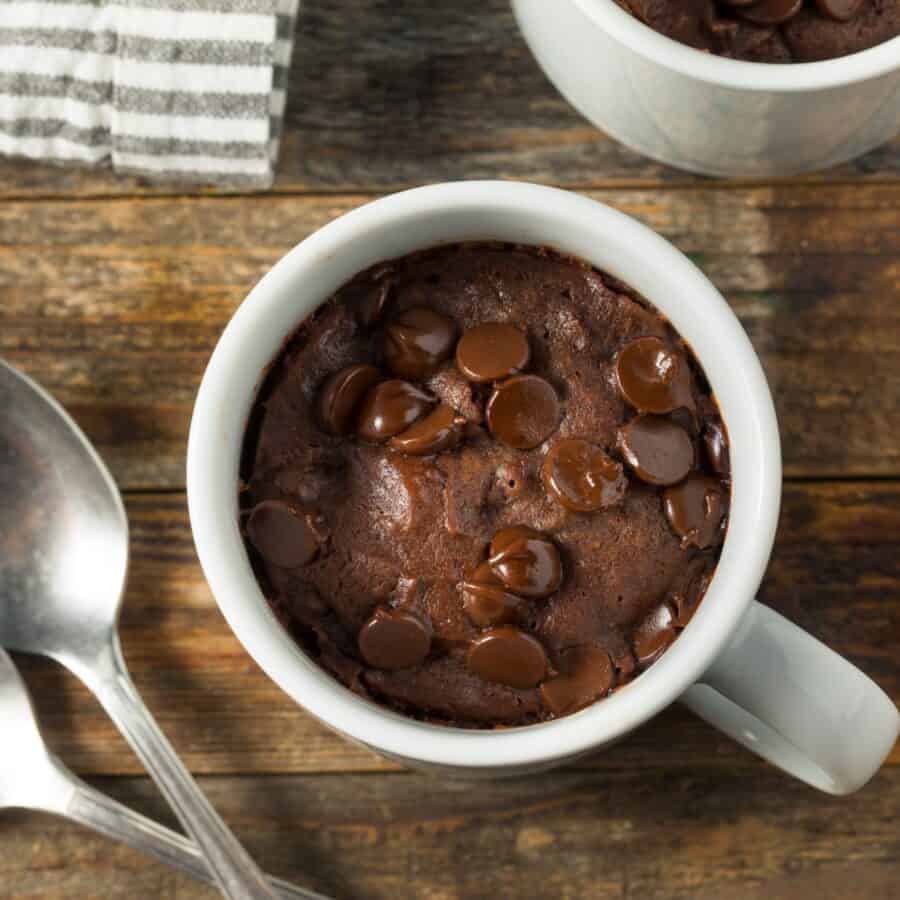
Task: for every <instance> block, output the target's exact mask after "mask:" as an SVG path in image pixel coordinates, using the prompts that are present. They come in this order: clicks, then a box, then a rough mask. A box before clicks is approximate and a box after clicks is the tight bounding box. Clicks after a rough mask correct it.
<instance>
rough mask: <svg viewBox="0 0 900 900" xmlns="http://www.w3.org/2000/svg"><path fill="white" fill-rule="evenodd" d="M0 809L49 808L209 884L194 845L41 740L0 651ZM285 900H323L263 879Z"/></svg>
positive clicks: (25, 690)
mask: <svg viewBox="0 0 900 900" xmlns="http://www.w3.org/2000/svg"><path fill="white" fill-rule="evenodd" d="M0 722H2V723H3V745H2V748H0V809H13V808H18V809H34V810H39V811H41V812H48V813H53V814H54V815H57V816H62V817H63V818H65V819H69V820H71V821H72V822H78V823H79V824H81V825H87V826H88V828H92V829H93V830H94V831H97V832H99V833H100V834H103V835H105V836H106V837H109V838H113V840H117V841H122V842H123V843H125V844H128V845H129V846H130V847H133V848H134V849H135V850H140V851H142V852H144V853H149V854H150V855H151V856H154V857H156V858H157V859H158V860H160V862H164V863H166V864H168V865H170V866H173V867H174V868H176V869H181V870H182V871H183V872H187V873H188V875H192V876H193V877H194V878H199V879H200V880H201V881H205V882H207V883H209V884H213V883H214V879H213V876H212V874H211V872H210V871H209V868H208V867H207V865H206V861H205V860H204V858H203V854H202V853H201V852H200V850H199V849H198V848H197V845H196V844H194V843H192V842H191V841H189V840H187V838H184V837H182V836H181V835H180V834H177V833H176V832H174V831H170V830H169V829H168V828H164V827H163V826H162V825H159V824H158V823H156V822H154V821H153V820H152V819H147V818H145V817H144V816H142V815H140V814H138V813H136V812H134V811H133V810H130V809H129V808H128V807H127V806H123V805H122V804H121V803H119V802H118V801H116V800H113V799H112V797H107V796H106V795H105V794H101V793H100V792H99V791H96V790H94V789H93V788H92V787H91V786H90V785H87V784H85V783H84V782H83V781H81V780H80V779H79V778H77V777H76V776H75V775H73V774H72V773H71V772H70V771H69V770H68V769H67V768H66V767H65V766H64V765H63V763H62V762H60V761H59V760H58V759H57V758H56V757H55V756H53V754H52V753H50V750H49V748H48V747H47V745H46V744H45V743H44V739H43V738H42V737H41V733H40V728H39V726H38V722H37V719H36V718H35V713H34V708H33V706H32V705H31V698H30V697H29V695H28V688H27V687H26V686H25V682H24V681H22V678H21V676H20V675H19V672H18V670H17V669H16V667H15V665H14V664H13V661H12V660H11V659H10V658H9V656H8V654H7V653H6V652H5V651H4V650H0ZM269 884H270V885H271V887H272V888H273V889H274V891H275V892H276V894H277V896H278V897H281V898H285V900H325V898H323V897H322V895H321V894H315V893H313V892H312V891H307V890H304V889H303V888H299V887H295V886H294V885H292V884H288V882H286V881H281V880H280V879H278V878H271V877H270V878H269Z"/></svg>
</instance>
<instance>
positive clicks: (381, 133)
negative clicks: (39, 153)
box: [0, 0, 900, 198]
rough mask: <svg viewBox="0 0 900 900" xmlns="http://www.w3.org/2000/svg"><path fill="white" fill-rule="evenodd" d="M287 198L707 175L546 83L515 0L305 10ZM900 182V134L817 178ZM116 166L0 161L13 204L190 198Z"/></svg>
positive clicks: (286, 149)
mask: <svg viewBox="0 0 900 900" xmlns="http://www.w3.org/2000/svg"><path fill="white" fill-rule="evenodd" d="M296 35H297V40H296V46H295V50H294V57H293V65H292V69H291V73H290V87H291V92H290V101H289V106H288V111H287V119H286V126H285V127H286V137H285V141H284V146H283V148H282V153H281V160H280V163H279V168H278V171H279V176H278V180H277V184H276V188H277V189H278V190H280V191H292V192H296V191H298V190H312V191H359V190H379V191H381V190H393V189H396V188H400V187H407V186H410V185H414V184H423V183H427V182H433V181H443V180H457V179H460V178H516V179H525V180H530V181H540V182H546V183H551V184H560V185H563V186H569V187H592V186H599V185H602V184H618V185H624V184H662V185H666V184H691V183H699V182H700V179H698V178H697V177H695V176H691V175H689V174H687V173H684V172H678V171H676V170H674V169H670V168H668V167H666V166H663V165H661V164H658V163H655V162H653V161H651V160H649V159H645V158H644V157H642V156H640V155H638V154H636V153H634V152H632V151H630V150H627V149H626V148H625V147H623V146H621V145H620V144H618V143H617V142H616V141H614V140H612V139H611V138H609V137H607V136H606V135H605V134H603V132H601V131H600V130H598V129H597V128H595V127H593V126H592V125H591V124H590V123H589V122H587V121H586V120H585V119H583V118H582V117H581V116H580V115H579V114H578V113H577V112H575V110H574V109H572V108H571V107H570V106H569V105H568V103H567V102H566V101H565V100H564V99H563V98H562V97H561V96H560V95H559V94H558V93H557V92H556V90H555V88H554V87H553V86H552V85H551V84H550V82H549V81H548V80H547V79H546V77H545V76H544V75H543V73H542V72H541V70H540V69H539V67H538V65H537V64H536V62H535V61H534V59H533V58H532V56H531V53H530V52H529V50H528V48H527V47H526V46H525V43H524V41H523V40H522V37H521V35H520V34H519V31H518V28H517V26H516V23H515V21H514V19H513V15H512V12H511V9H510V5H509V3H508V2H507V0H456V2H454V3H442V4H426V3H421V2H420V0H398V2H394V3H392V4H390V5H386V4H384V3H383V2H380V0H319V2H316V3H306V4H303V5H302V6H301V11H300V16H299V19H298V23H297V31H296ZM898 175H900V136H898V138H896V139H895V140H893V141H892V142H890V143H889V144H887V145H886V146H884V147H882V148H880V149H877V150H874V151H872V152H871V153H869V154H867V155H866V156H864V157H862V158H860V159H858V160H855V161H854V162H852V163H849V164H847V165H845V166H842V167H840V168H837V169H834V170H832V171H830V172H827V173H824V174H821V175H812V176H808V177H807V179H806V180H809V181H817V180H835V179H847V178H848V177H853V178H854V179H860V178H868V179H875V180H883V179H888V178H890V179H896V178H897V177H898ZM184 190H185V189H184V187H183V186H182V185H178V184H174V185H173V184H169V185H166V184H165V183H163V184H157V185H153V184H148V183H146V182H142V181H141V180H138V179H134V178H122V177H119V176H115V175H112V174H111V173H109V172H103V171H96V170H79V169H76V168H71V167H66V168H61V167H57V166H48V165H36V164H33V163H24V162H21V161H0V197H7V198H10V197H29V196H30V197H41V196H60V195H65V196H71V195H73V194H80V195H82V196H96V195H112V194H118V195H129V194H134V193H138V192H150V193H153V192H162V193H183V192H184Z"/></svg>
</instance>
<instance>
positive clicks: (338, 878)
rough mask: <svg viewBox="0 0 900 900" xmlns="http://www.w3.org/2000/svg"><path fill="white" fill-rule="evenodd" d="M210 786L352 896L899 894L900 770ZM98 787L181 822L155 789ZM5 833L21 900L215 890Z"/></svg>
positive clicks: (8, 878)
mask: <svg viewBox="0 0 900 900" xmlns="http://www.w3.org/2000/svg"><path fill="white" fill-rule="evenodd" d="M201 786H202V787H203V789H204V790H205V791H206V792H207V793H208V795H209V797H210V799H211V800H212V802H213V803H214V804H215V805H216V806H217V807H218V808H219V809H220V810H221V811H222V813H223V815H224V816H225V818H226V819H227V820H228V821H229V822H230V823H231V824H233V826H234V827H235V829H236V831H237V833H238V835H239V836H240V837H241V838H242V839H243V840H244V841H245V843H246V845H247V847H248V849H249V850H250V852H251V853H252V854H254V856H255V857H256V858H257V859H258V860H259V861H260V862H261V863H262V864H263V865H264V866H265V867H266V868H267V869H269V870H270V871H272V872H274V873H276V874H278V875H281V876H283V877H286V878H289V879H293V880H295V881H296V882H298V883H301V884H304V885H307V886H310V887H313V888H315V889H317V890H319V891H322V892H324V893H327V894H328V895H330V896H334V897H340V898H351V897H353V898H355V897H359V898H363V897H365V898H372V900H374V898H382V897H383V898H391V900H393V898H397V897H423V898H429V900H456V898H477V897H492V896H493V897H516V898H544V897H546V898H553V900H557V898H562V900H576V898H578V900H580V898H583V897H590V898H596V900H638V898H640V900H809V898H811V897H815V898H817V900H849V898H856V897H875V898H878V900H898V898H900V881H898V879H897V871H898V867H900V842H898V838H897V831H896V811H897V809H898V806H900V768H894V769H891V770H888V771H886V772H883V773H882V774H881V775H879V776H878V778H877V780H876V781H875V782H873V783H872V784H871V785H869V786H868V787H867V788H864V789H863V790H862V791H861V792H860V793H858V794H856V795H854V796H851V797H846V798H839V799H836V798H833V797H826V796H824V795H822V794H818V793H815V792H813V791H812V790H811V789H809V788H807V787H805V786H803V785H801V784H799V783H797V782H792V781H790V780H788V779H786V778H782V777H781V776H779V775H778V774H777V773H773V772H767V771H759V772H745V771H737V772H729V771H725V770H721V769H716V770H710V769H708V768H707V767H706V766H705V765H704V764H703V762H702V761H698V763H697V764H696V765H694V766H692V767H690V768H689V769H686V770H683V771H677V772H666V771H661V770H650V771H639V770H634V769H630V770H628V771H622V772H617V773H611V772H574V771H569V772H561V773H553V774H545V775H541V776H538V777H532V778H525V779H517V780H514V781H493V782H486V781H483V782H477V783H471V782H464V781H455V780H448V779H440V778H436V777H427V776H420V775H374V776H360V775H347V774H343V775H331V776H318V777H310V776H306V777H302V776H291V777H274V778H264V777H263V778H260V777H244V778H212V779H203V780H202V782H201ZM99 787H100V788H101V789H103V790H105V791H108V792H109V793H112V794H114V795H116V796H117V797H118V798H119V799H121V800H123V801H124V802H127V803H129V804H131V805H133V806H135V807H136V808H138V809H140V810H141V811H143V812H145V813H148V814H152V815H156V816H158V817H160V818H164V819H166V820H167V821H170V816H169V814H168V813H167V811H166V809H165V808H164V804H163V803H162V801H161V800H160V799H159V798H158V797H157V796H156V794H155V792H154V790H153V788H152V787H151V786H150V785H148V784H147V782H146V780H144V779H140V780H132V779H128V780H126V781H121V780H120V781H110V780H102V781H100V782H99ZM0 841H2V843H3V847H4V853H3V854H2V856H0V883H3V884H4V885H9V886H11V887H12V888H13V893H14V896H15V897H16V898H17V900H18V898H26V897H27V898H40V900H69V898H72V900H74V898H78V900H83V898H85V897H104V898H120V897H121V898H126V897H127V898H131V897H136V896H139V897H151V896H152V897H171V898H175V897H177V898H179V900H191V898H200V897H204V898H207V897H208V898H211V897H213V896H215V895H214V894H213V893H212V892H211V891H210V890H209V889H207V888H205V887H201V886H198V885H196V884H195V883H194V882H191V881H189V880H187V879H186V878H183V877H181V876H178V875H175V874H173V873H171V872H170V871H168V870H166V869H164V868H163V867H162V866H161V865H159V864H157V863H154V862H150V861H148V860H146V859H144V858H143V857H141V856H139V855H138V854H137V853H135V852H133V851H131V850H127V849H125V848H121V847H117V846H116V845H113V844H111V843H109V842H108V841H106V840H104V839H101V838H95V837H93V836H90V835H89V834H88V833H87V832H85V831H84V830H82V829H78V828H76V827H75V826H72V825H69V824H65V823H61V822H57V821H54V820H51V819H50V818H48V817H46V816H39V815H36V814H31V813H13V814H11V815H7V816H4V817H3V819H2V820H0Z"/></svg>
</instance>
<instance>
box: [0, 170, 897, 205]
mask: <svg viewBox="0 0 900 900" xmlns="http://www.w3.org/2000/svg"><path fill="white" fill-rule="evenodd" d="M472 180H475V181H509V182H513V183H516V182H518V183H528V181H527V179H521V178H496V179H490V178H478V179H472ZM436 183H439V182H434V181H423V182H421V183H418V184H409V185H406V186H402V187H397V188H395V189H388V190H385V189H384V188H371V189H370V188H359V187H355V186H351V185H347V186H344V187H336V188H331V189H314V190H310V189H308V188H301V187H297V188H290V187H281V188H279V187H274V188H272V189H271V190H268V191H223V190H216V189H214V188H209V187H204V186H202V185H198V186H197V188H196V189H195V190H173V191H171V192H169V191H167V190H166V189H165V187H160V186H152V187H148V189H147V190H146V191H135V192H133V193H126V194H118V193H104V192H102V191H101V192H97V193H91V192H86V193H79V192H77V191H73V192H68V193H60V194H57V193H46V194H43V193H40V194H32V193H23V194H17V193H15V192H12V193H5V194H4V193H0V201H3V202H6V203H23V204H27V203H60V204H66V203H80V202H96V203H115V202H122V203H133V202H135V201H154V200H188V199H202V200H235V199H253V198H257V199H266V198H267V197H306V198H309V199H317V198H324V199H329V198H334V197H362V198H372V199H374V198H377V197H384V196H388V195H390V194H395V193H400V192H402V191H406V190H411V189H412V188H415V187H421V186H425V185H428V184H436ZM538 183H541V184H545V185H546V186H548V187H558V188H559V189H560V190H565V191H571V192H573V193H579V192H587V191H620V190H628V191H635V192H645V193H646V192H653V193H659V192H666V193H670V192H671V193H674V192H678V191H696V192H710V193H713V192H724V191H739V190H759V189H763V188H775V189H782V188H786V189H790V188H821V189H822V190H829V189H831V188H848V187H866V188H869V187H891V188H893V187H898V186H900V177H896V178H893V177H891V178H872V179H868V178H864V179H860V178H852V177H846V178H835V179H828V178H826V177H824V176H819V177H817V178H783V179H760V178H747V179H729V180H712V179H710V180H708V181H675V182H668V181H667V182H648V181H647V180H646V179H634V178H611V179H607V180H603V181H598V182H585V183H584V184H566V185H555V184H551V183H549V182H538Z"/></svg>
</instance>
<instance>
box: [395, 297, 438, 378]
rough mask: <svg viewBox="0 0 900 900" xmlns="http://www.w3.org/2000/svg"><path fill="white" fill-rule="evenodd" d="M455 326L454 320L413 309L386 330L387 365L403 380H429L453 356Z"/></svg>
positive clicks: (420, 309)
mask: <svg viewBox="0 0 900 900" xmlns="http://www.w3.org/2000/svg"><path fill="white" fill-rule="evenodd" d="M455 340H456V325H455V323H454V322H453V320H452V319H451V318H449V317H448V316H445V315H442V314H441V313H439V312H436V311H435V310H433V309H428V308H427V307H425V306H413V307H411V308H410V309H406V310H404V311H403V312H402V313H400V314H399V315H397V316H395V317H394V318H393V319H392V320H391V321H390V322H389V323H388V324H387V326H386V327H385V329H384V349H383V354H384V364H385V365H386V366H387V367H388V369H390V370H391V372H393V373H394V375H398V376H399V377H400V378H415V379H422V378H428V377H429V376H431V375H433V374H434V373H435V372H436V371H437V370H438V368H439V367H440V364H441V363H442V362H443V361H444V360H445V359H447V358H448V357H449V356H450V355H451V354H452V353H453V343H454V341H455Z"/></svg>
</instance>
